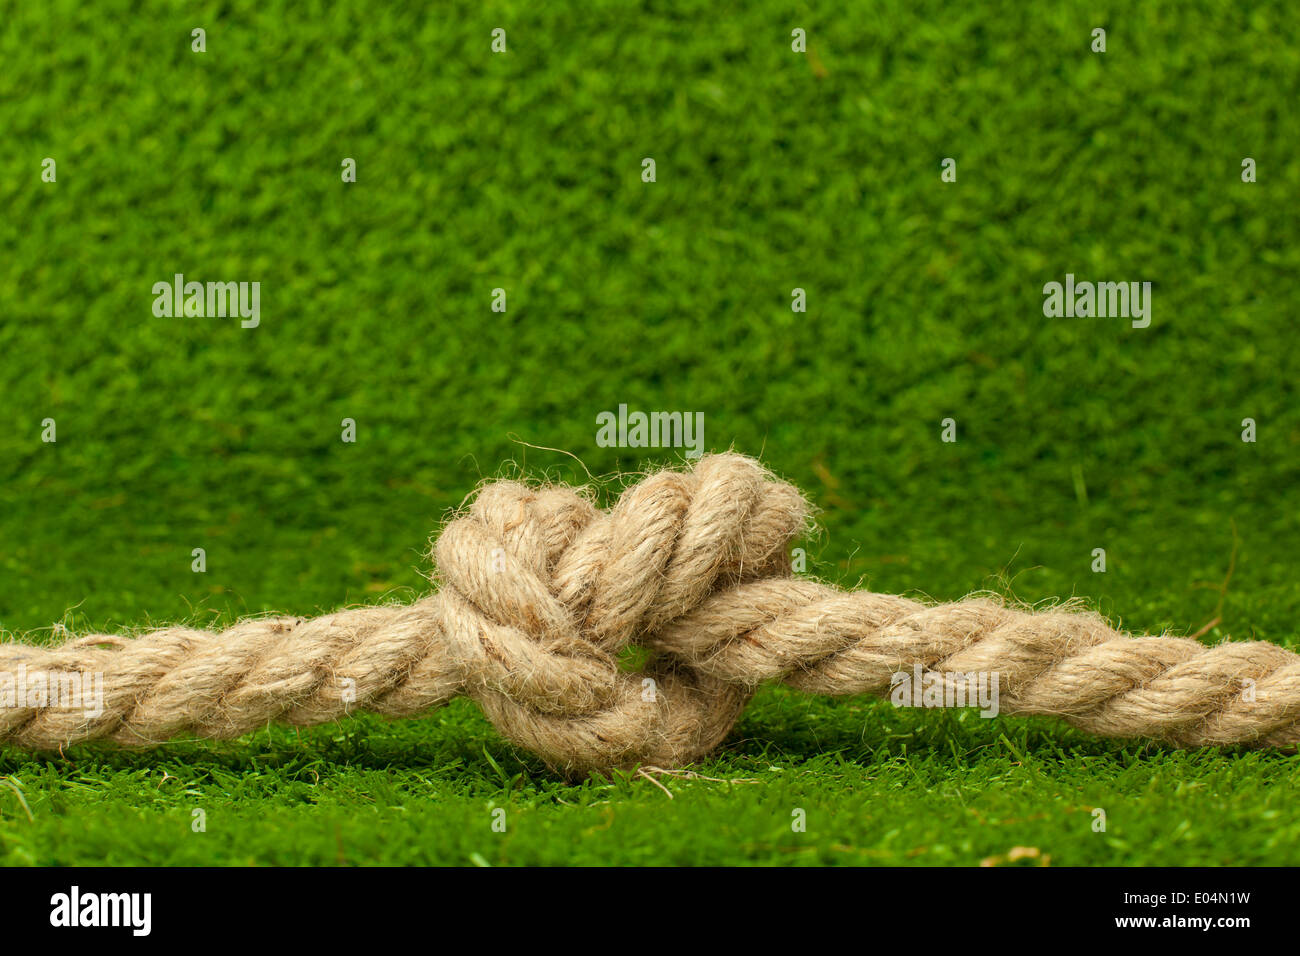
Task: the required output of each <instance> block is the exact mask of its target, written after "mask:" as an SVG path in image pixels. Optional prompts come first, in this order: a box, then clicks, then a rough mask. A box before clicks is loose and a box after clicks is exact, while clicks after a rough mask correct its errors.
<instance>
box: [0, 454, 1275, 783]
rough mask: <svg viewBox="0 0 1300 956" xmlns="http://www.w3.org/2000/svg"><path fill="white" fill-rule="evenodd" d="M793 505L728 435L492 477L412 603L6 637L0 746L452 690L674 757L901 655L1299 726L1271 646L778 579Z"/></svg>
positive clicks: (1238, 732) (800, 505)
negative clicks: (794, 693) (80, 688)
mask: <svg viewBox="0 0 1300 956" xmlns="http://www.w3.org/2000/svg"><path fill="white" fill-rule="evenodd" d="M807 514H808V508H807V505H806V503H805V501H804V499H803V497H802V496H801V495H800V493H799V492H798V490H797V489H795V488H794V487H793V486H791V485H789V484H786V483H784V482H781V481H778V480H776V479H775V478H773V477H772V475H770V474H769V473H768V472H767V471H766V470H764V469H763V468H762V467H761V466H760V465H759V464H758V463H757V462H755V461H753V460H751V459H749V458H745V457H743V456H740V455H734V454H727V455H714V456H709V457H705V458H703V459H701V460H700V461H699V462H698V463H697V464H696V465H695V466H694V468H693V469H691V470H689V471H685V472H677V471H661V472H658V473H655V474H651V475H648V476H646V477H645V478H644V479H642V480H641V481H640V482H638V483H636V484H634V485H632V486H630V487H629V488H627V490H625V491H624V492H623V494H622V495H621V497H620V498H619V500H618V501H617V503H616V504H615V505H614V506H613V508H611V509H610V510H609V511H602V510H600V509H598V508H597V507H595V506H594V505H593V504H592V503H591V501H590V500H589V499H588V498H587V497H585V495H584V494H583V493H581V492H579V491H578V490H575V489H572V488H567V487H534V486H529V485H526V484H522V483H519V482H510V481H503V482H497V483H495V484H491V485H488V486H486V487H484V488H483V489H482V490H481V491H480V492H479V493H478V495H477V496H476V497H475V499H474V501H473V503H472V504H471V506H470V507H469V508H468V509H467V510H466V511H465V512H464V513H462V514H461V515H459V516H458V517H456V518H455V519H454V520H452V521H451V522H449V523H448V524H447V525H446V527H445V528H444V529H443V531H442V533H441V535H440V536H439V537H438V540H437V541H436V543H435V545H434V548H433V555H434V560H435V565H436V568H437V571H436V573H435V580H436V581H437V583H438V584H439V588H438V590H437V591H436V592H435V593H433V594H431V595H429V596H427V597H425V598H422V599H421V600H419V601H417V602H415V603H414V604H410V605H404V606H380V607H362V608H350V609H345V610H341V611H337V612H335V613H332V614H326V615H324V616H322V617H318V618H314V619H310V620H304V619H300V618H263V619H250V620H244V621H240V622H239V623H237V624H235V625H234V626H232V627H230V628H228V629H227V630H225V631H222V632H219V633H218V632H213V631H205V630H197V629H194V628H188V627H169V628H162V629H160V630H155V631H152V632H149V633H146V634H144V635H142V636H140V637H138V638H135V639H125V638H123V637H121V636H115V635H89V636H86V637H82V638H78V639H76V640H71V641H68V642H66V643H64V644H62V645H60V646H57V647H46V646H37V645H27V644H21V643H5V644H0V744H3V745H8V746H15V747H20V748H26V749H55V748H61V747H63V746H66V745H68V744H72V743H75V742H78V741H86V740H107V741H112V742H115V743H119V744H126V745H136V746H146V745H151V744H157V743H160V742H162V741H166V740H169V739H172V738H175V737H177V736H181V735H185V734H195V735H198V736H201V737H213V738H227V737H236V736H239V735H241V734H244V733H247V732H249V731H252V730H255V729H257V728H259V727H262V726H264V725H266V724H267V723H270V722H273V721H280V722H284V723H288V724H293V725H298V726H307V725H312V724H319V723H323V722H326V721H331V720H336V719H338V718H340V717H343V716H345V715H346V714H348V713H351V712H353V711H356V710H370V711H374V712H377V713H381V714H386V715H389V716H393V717H401V716H409V715H413V714H418V713H421V712H424V711H427V710H429V709H430V708H433V707H437V706H440V705H441V704H444V703H446V702H448V701H449V700H451V699H452V698H454V697H456V696H458V695H461V694H464V695H467V696H469V697H471V698H473V699H474V700H476V701H477V702H478V703H479V704H480V706H481V707H482V708H483V710H484V712H485V713H486V714H487V716H488V718H489V719H490V720H491V721H492V723H493V724H494V725H495V726H496V727H497V729H498V730H499V731H500V732H501V733H502V734H503V735H504V736H506V737H507V738H508V739H510V740H511V741H513V742H514V743H516V744H517V745H519V746H521V747H523V748H526V749H527V750H530V751H532V752H533V753H535V754H537V755H539V756H540V757H542V758H543V759H544V760H545V761H546V762H547V763H548V764H550V765H551V766H553V767H556V768H558V769H561V770H564V771H568V772H571V773H584V772H589V771H592V770H601V769H607V768H612V767H621V766H632V765H635V764H638V763H642V764H655V765H658V766H663V767H672V766H679V765H681V764H685V763H689V762H691V761H693V760H696V759H698V758H700V757H701V756H703V755H705V754H707V753H708V752H709V751H711V750H712V749H713V748H715V747H716V746H717V745H718V744H719V743H721V741H722V740H723V739H724V738H725V737H726V735H727V734H728V733H729V732H730V730H731V728H732V727H733V726H734V724H735V721H736V720H737V719H738V717H739V715H740V712H741V710H742V708H743V707H744V704H745V702H746V701H747V700H748V698H749V696H750V694H751V693H752V692H753V691H754V690H755V689H756V688H757V687H758V686H759V685H760V684H762V683H764V682H768V681H782V682H784V683H786V684H788V685H790V686H791V687H794V688H797V689H799V690H802V691H806V692H809V693H818V694H882V693H888V692H889V690H890V686H891V683H892V681H893V680H894V675H895V674H897V673H898V672H899V671H903V672H908V671H910V670H911V669H912V668H913V667H920V668H923V669H924V670H927V671H940V672H944V673H948V674H953V673H959V674H966V673H996V674H998V676H999V690H1000V701H999V707H1000V710H1001V711H1002V712H1004V713H1026V714H1051V715H1056V716H1059V717H1062V718H1064V719H1065V720H1067V721H1069V722H1070V723H1072V724H1074V725H1075V726H1077V727H1081V728H1083V729H1085V730H1087V731H1090V732H1093V733H1097V734H1101V735H1110V736H1145V737H1155V738H1159V739H1162V740H1165V741H1168V742H1170V743H1173V744H1176V745H1184V746H1200V745H1206V744H1215V745H1240V744H1247V745H1257V746H1278V747H1287V748H1293V747H1295V746H1296V744H1297V743H1300V657H1297V655H1296V654H1294V653H1292V652H1291V651H1288V650H1286V649H1284V648H1282V647H1279V646H1277V645H1274V644H1268V643H1263V642H1249V643H1246V642H1242V643H1225V644H1220V645H1218V646H1217V647H1206V646H1205V645H1202V644H1200V643H1198V642H1197V641H1194V640H1191V639H1187V638H1174V637H1165V636H1158V637H1129V636H1127V635H1125V634H1122V633H1120V632H1118V631H1116V630H1114V629H1112V628H1111V627H1110V625H1108V624H1107V623H1106V622H1105V621H1104V620H1103V619H1102V618H1100V617H1099V616H1097V615H1095V614H1091V613H1084V612H1078V611H1072V610H1065V609H1054V610H1050V611H1042V612H1031V611H1027V610H1021V609H1017V608H1013V607H1007V606H1004V605H1002V604H1000V603H998V602H996V601H992V600H989V599H986V598H976V599H968V600H964V601H958V602H954V603H948V604H937V605H926V604H922V603H919V602H916V601H912V600H909V599H907V598H903V597H897V596H893V595H884V594H872V593H869V592H847V593H846V592H843V591H840V590H837V589H835V588H831V587H828V586H826V585H824V584H821V583H818V582H816V581H813V580H808V579H803V578H794V577H792V576H791V573H790V564H789V553H788V551H789V544H790V541H791V540H792V539H793V538H794V537H796V536H797V535H798V534H800V533H801V532H802V531H803V530H804V529H805V526H806V523H807ZM634 646H635V647H640V648H642V649H643V651H642V653H643V656H644V654H645V653H647V652H648V653H649V662H648V663H647V664H646V665H645V666H644V668H643V669H642V670H641V671H638V672H635V673H634V672H631V671H629V670H626V669H624V668H623V667H621V666H620V659H621V658H623V657H624V656H625V655H624V653H623V652H625V651H626V650H627V649H628V648H631V647H634ZM74 676H79V677H81V678H84V679H85V680H86V681H87V682H89V681H93V680H99V681H102V684H101V685H100V687H101V692H102V693H101V696H102V700H96V701H95V702H94V712H93V713H92V712H89V709H88V707H87V706H86V701H85V700H84V699H83V700H81V701H80V702H79V703H78V705H77V706H66V701H64V700H62V699H56V697H55V695H54V694H52V693H48V692H47V694H46V696H45V697H44V698H43V697H41V696H40V694H34V693H33V692H32V688H33V687H37V686H46V687H49V688H53V687H54V686H56V685H57V684H59V682H61V681H62V682H67V681H68V680H70V679H71V678H72V677H74ZM20 681H21V684H22V688H21V689H23V690H24V693H21V694H20V693H18V692H17V691H18V690H19V689H20V688H19V683H20ZM86 686H87V687H89V686H91V684H90V683H87V684H86ZM1246 688H1249V691H1250V692H1249V693H1247V692H1244V691H1245V690H1246Z"/></svg>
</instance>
